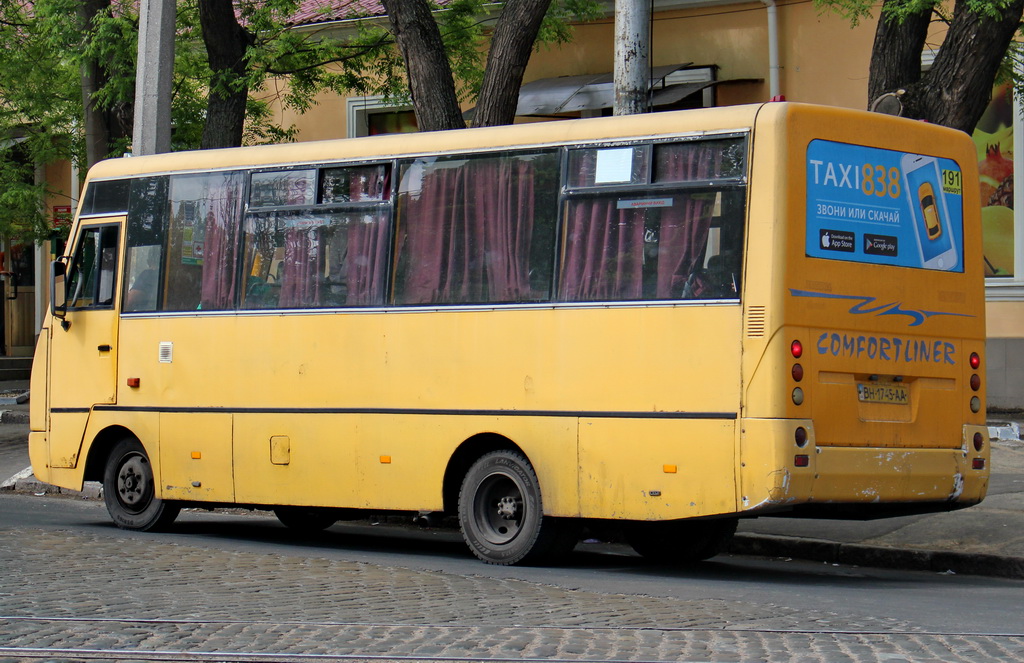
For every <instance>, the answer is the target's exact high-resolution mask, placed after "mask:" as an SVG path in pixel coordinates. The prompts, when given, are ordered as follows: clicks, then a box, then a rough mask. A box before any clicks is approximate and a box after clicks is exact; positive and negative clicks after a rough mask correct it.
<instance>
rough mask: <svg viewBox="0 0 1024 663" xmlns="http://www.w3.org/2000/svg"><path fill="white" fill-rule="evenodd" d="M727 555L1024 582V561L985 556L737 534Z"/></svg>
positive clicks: (1005, 557)
mask: <svg viewBox="0 0 1024 663" xmlns="http://www.w3.org/2000/svg"><path fill="white" fill-rule="evenodd" d="M725 552H728V553H731V554H733V555H756V556H759V557H795V558H797V559H803V560H810V561H815V562H824V563H826V564H846V565H851V566H868V567H873V568H884V569H901V570H906V571H932V572H935V573H956V574H966V575H976V576H991V577H996V578H1015V579H1021V578H1024V559H1020V558H1017V557H1007V556H1005V555H990V554H986V553H960V552H950V551H946V550H911V549H904V548H886V547H883V546H869V545H864V544H861V543H837V542H835V541H823V540H820V539H802V538H796V537H789V536H772V535H766V534H737V535H736V536H734V537H733V539H732V541H731V542H730V543H729V545H728V546H727V548H726V550H725Z"/></svg>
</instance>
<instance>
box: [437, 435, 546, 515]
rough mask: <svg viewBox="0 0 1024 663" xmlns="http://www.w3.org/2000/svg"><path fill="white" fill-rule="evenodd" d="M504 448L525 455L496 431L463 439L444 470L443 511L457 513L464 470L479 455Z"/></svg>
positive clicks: (517, 446) (466, 470) (464, 475)
mask: <svg viewBox="0 0 1024 663" xmlns="http://www.w3.org/2000/svg"><path fill="white" fill-rule="evenodd" d="M499 449H505V450H508V451H515V452H518V453H520V454H522V455H523V456H524V457H526V452H524V451H523V450H522V449H521V448H520V447H519V445H517V444H516V443H515V442H513V441H512V440H510V439H509V438H507V437H505V436H504V435H499V434H498V433H479V434H477V435H474V436H473V437H471V438H469V439H467V440H465V441H464V442H463V443H462V444H460V445H459V447H458V448H457V449H456V450H455V452H454V453H453V454H452V456H451V458H449V459H448V466H447V467H446V468H445V471H444V480H443V485H442V496H443V500H444V511H445V513H448V514H455V513H458V510H459V491H460V490H462V480H463V479H464V478H465V477H466V472H468V471H469V468H470V467H472V466H473V463H475V462H476V461H477V460H478V459H479V458H480V457H481V456H484V455H486V454H488V453H490V452H492V451H498V450H499Z"/></svg>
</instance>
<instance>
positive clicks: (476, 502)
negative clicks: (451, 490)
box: [449, 438, 580, 565]
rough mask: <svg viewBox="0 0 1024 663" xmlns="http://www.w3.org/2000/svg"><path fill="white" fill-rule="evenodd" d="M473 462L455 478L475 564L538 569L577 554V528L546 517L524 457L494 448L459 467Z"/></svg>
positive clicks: (514, 449) (512, 448)
mask: <svg viewBox="0 0 1024 663" xmlns="http://www.w3.org/2000/svg"><path fill="white" fill-rule="evenodd" d="M499 439H503V438H499ZM491 442H492V443H493V442H496V440H493V439H492V440H491ZM484 448H486V446H485V447H484ZM478 450H479V448H478ZM470 458H471V459H472V462H471V463H470V464H469V465H468V467H465V469H464V471H460V472H456V473H455V474H456V475H457V476H461V482H460V489H459V493H458V499H457V510H458V517H459V528H460V530H461V531H462V537H463V539H464V540H465V542H466V545H467V546H468V547H469V549H470V550H471V551H472V552H473V554H474V555H476V557H477V558H479V559H480V560H482V561H484V562H487V563H489V564H500V565H511V564H535V563H541V562H548V561H551V560H553V559H557V558H560V557H562V556H564V555H566V554H568V553H569V552H570V551H571V550H572V549H573V547H574V546H575V545H576V542H577V540H578V538H579V531H580V528H579V524H578V523H577V521H575V520H565V519H560V518H553V517H550V516H546V515H545V514H544V507H543V495H542V491H541V487H540V481H539V479H538V478H537V473H536V471H535V470H534V468H533V465H532V463H531V462H530V460H529V458H528V457H527V456H526V454H525V453H523V452H522V451H521V450H520V449H519V448H518V447H516V446H515V445H511V446H504V445H497V446H492V447H491V448H490V449H488V450H487V451H485V452H484V453H482V454H477V455H469V456H466V457H464V458H462V459H460V464H458V465H457V467H459V468H460V469H461V468H462V467H463V464H464V463H465V461H466V460H467V459H470ZM449 469H451V468H449Z"/></svg>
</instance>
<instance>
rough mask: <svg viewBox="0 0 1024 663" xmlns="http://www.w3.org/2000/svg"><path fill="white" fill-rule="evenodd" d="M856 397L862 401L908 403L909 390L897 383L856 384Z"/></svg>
mask: <svg viewBox="0 0 1024 663" xmlns="http://www.w3.org/2000/svg"><path fill="white" fill-rule="evenodd" d="M857 398H858V399H859V400H860V402H862V403H896V404H897V405H906V404H908V403H910V390H909V389H907V387H906V386H904V385H899V384H858V385H857Z"/></svg>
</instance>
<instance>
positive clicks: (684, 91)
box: [651, 78, 764, 107]
mask: <svg viewBox="0 0 1024 663" xmlns="http://www.w3.org/2000/svg"><path fill="white" fill-rule="evenodd" d="M724 83H764V79H763V78H727V79H724V80H720V81H700V82H697V83H679V84H678V85H666V86H665V87H663V88H657V89H655V90H653V91H652V92H651V105H652V106H655V107H657V106H668V105H670V104H675V103H678V102H680V101H682V100H683V99H685V98H687V97H688V96H690V95H691V94H695V93H697V92H700V91H701V90H705V89H707V88H709V87H714V86H717V85H722V84H724Z"/></svg>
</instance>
